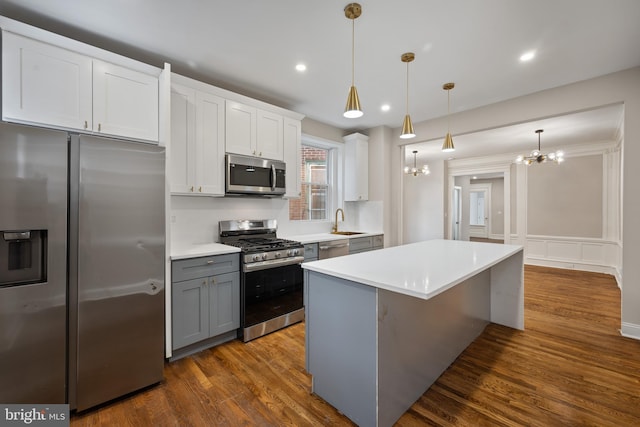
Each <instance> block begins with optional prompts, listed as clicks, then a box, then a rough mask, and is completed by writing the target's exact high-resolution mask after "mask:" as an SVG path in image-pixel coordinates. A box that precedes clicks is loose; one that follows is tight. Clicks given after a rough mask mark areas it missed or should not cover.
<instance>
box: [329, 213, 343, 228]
mask: <svg viewBox="0 0 640 427" xmlns="http://www.w3.org/2000/svg"><path fill="white" fill-rule="evenodd" d="M338 212H342V221H344V211H343V210H342V208H338V209H336V222H335V223H334V224H333V228H332V229H331V232H332V233H337V232H338Z"/></svg>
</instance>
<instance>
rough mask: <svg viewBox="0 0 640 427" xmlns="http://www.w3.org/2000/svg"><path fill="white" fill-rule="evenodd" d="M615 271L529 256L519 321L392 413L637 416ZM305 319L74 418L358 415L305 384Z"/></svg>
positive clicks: (259, 419) (549, 421) (483, 340)
mask: <svg viewBox="0 0 640 427" xmlns="http://www.w3.org/2000/svg"><path fill="white" fill-rule="evenodd" d="M619 328H620V290H619V289H618V287H617V285H616V283H615V280H614V279H613V277H612V276H609V275H605V274H599V273H586V272H580V271H574V270H561V269H552V268H545V267H535V266H527V267H526V268H525V330H524V331H517V330H513V329H510V328H507V327H504V326H500V325H495V324H490V325H488V326H487V327H486V328H485V330H484V332H483V333H482V334H481V335H480V336H479V337H478V338H477V339H476V340H475V341H474V342H473V343H472V344H471V345H470V346H469V347H468V348H467V349H466V350H465V351H464V352H463V353H462V354H460V356H459V357H458V358H457V359H456V361H455V362H454V363H453V364H452V365H451V366H450V367H449V368H448V369H447V370H446V371H445V372H444V373H443V374H442V375H441V376H440V378H438V380H437V381H436V382H435V383H434V384H433V385H432V387H431V388H429V389H428V390H427V391H425V393H424V394H423V395H422V396H421V397H420V398H419V399H418V400H417V401H416V402H415V403H414V404H413V406H411V408H409V410H408V411H407V412H406V413H405V414H404V415H403V416H402V417H401V418H400V419H399V420H398V422H397V423H396V425H397V426H400V427H413V426H491V427H494V426H541V427H548V426H581V425H585V426H586V425H589V426H616V427H618V426H636V425H638V426H640V341H637V340H633V339H629V338H624V337H621V336H620V333H619ZM304 366H305V362H304V323H300V324H297V325H293V326H291V327H289V328H286V329H283V330H281V331H278V332H275V333H273V334H270V335H267V336H265V337H262V338H259V339H257V340H254V341H251V342H249V343H242V342H240V341H232V342H230V343H227V344H224V345H221V346H219V347H216V348H213V349H209V350H205V351H202V352H200V353H198V354H196V355H193V356H190V357H187V358H185V359H181V360H178V361H176V362H172V363H167V364H166V365H165V375H164V376H165V380H164V381H163V382H162V383H161V384H159V385H157V386H155V387H151V388H148V389H146V390H143V391H141V392H139V393H136V394H133V395H130V396H126V397H124V398H122V399H119V400H117V401H115V402H112V403H110V404H107V405H104V406H102V407H99V408H96V409H93V410H90V411H86V412H85V413H81V414H74V415H73V416H72V418H71V424H72V426H78V427H80V426H112V425H117V426H134V427H138V426H145V427H146V426H265V427H271V426H353V425H354V424H353V423H352V422H351V421H350V420H349V419H347V418H346V417H345V416H343V415H342V414H340V413H339V412H338V411H337V410H336V409H335V408H333V407H332V406H331V405H329V404H328V403H327V402H325V401H324V400H322V399H321V398H319V397H318V396H316V395H314V394H313V393H311V377H310V375H309V374H308V373H307V372H306V371H305V369H304Z"/></svg>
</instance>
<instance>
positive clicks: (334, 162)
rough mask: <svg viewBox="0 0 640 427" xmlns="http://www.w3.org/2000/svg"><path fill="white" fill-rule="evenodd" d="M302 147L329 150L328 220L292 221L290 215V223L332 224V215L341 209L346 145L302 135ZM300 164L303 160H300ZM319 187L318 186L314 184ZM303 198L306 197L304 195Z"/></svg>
mask: <svg viewBox="0 0 640 427" xmlns="http://www.w3.org/2000/svg"><path fill="white" fill-rule="evenodd" d="M300 145H301V147H302V146H307V147H314V148H320V149H323V150H327V184H326V185H327V193H328V196H327V199H326V218H325V219H311V218H309V219H291V216H290V215H291V213H289V220H290V221H305V222H331V221H332V219H331V213H332V212H333V211H334V210H335V209H336V208H338V207H339V200H341V198H342V192H343V190H342V187H343V186H342V180H343V178H342V176H343V172H342V167H341V165H342V164H343V163H344V144H341V143H339V142H335V141H329V140H326V139H322V138H318V137H315V136H311V135H306V134H302V138H301V143H300ZM302 151H303V150H302V148H301V149H300V156H302ZM298 161H299V162H301V161H302V159H301V158H300V159H298ZM305 183H306V184H311V183H310V182H308V181H300V186H301V187H302V184H305ZM314 185H318V184H314ZM301 197H306V195H302V196H301Z"/></svg>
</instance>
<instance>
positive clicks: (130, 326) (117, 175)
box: [70, 136, 165, 410]
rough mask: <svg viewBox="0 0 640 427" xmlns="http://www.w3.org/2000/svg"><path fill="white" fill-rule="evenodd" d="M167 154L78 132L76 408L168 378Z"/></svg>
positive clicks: (157, 148) (97, 402) (71, 397)
mask: <svg viewBox="0 0 640 427" xmlns="http://www.w3.org/2000/svg"><path fill="white" fill-rule="evenodd" d="M71 147H72V150H73V149H74V148H73V147H74V141H73V140H72V145H71ZM164 162H165V158H164V149H163V148H159V147H157V146H153V145H149V144H140V143H132V142H125V141H117V140H110V139H105V138H98V137H91V136H88V137H87V136H81V137H80V138H79V187H78V193H77V198H78V211H77V218H78V221H77V223H78V228H77V236H78V245H77V251H78V254H77V291H75V290H74V291H72V292H77V305H78V312H77V336H78V340H77V362H76V363H77V367H76V369H75V374H76V375H77V380H76V389H75V407H77V409H78V410H83V409H86V408H89V407H92V406H95V405H97V404H100V403H103V402H106V401H108V400H111V399H113V398H116V397H119V396H122V395H124V394H127V393H129V392H132V391H134V390H137V389H140V388H142V387H145V386H148V385H151V384H154V383H157V382H159V381H161V380H162V378H163V375H162V374H163V367H164V255H165V254H164V244H165V235H164V233H165V220H164V218H165V216H164V189H165V179H164ZM72 163H73V155H72ZM72 176H73V174H72ZM71 191H72V194H73V191H74V189H73V188H72V190H71ZM72 209H73V208H72ZM74 216H75V214H72V219H73V217H74ZM72 223H73V222H72ZM72 235H73V231H72ZM72 268H73V267H72ZM71 274H72V275H73V272H72V273H71ZM74 282H75V281H72V282H71V283H72V286H74ZM70 399H71V404H72V407H74V402H73V396H70Z"/></svg>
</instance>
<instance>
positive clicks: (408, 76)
mask: <svg viewBox="0 0 640 427" xmlns="http://www.w3.org/2000/svg"><path fill="white" fill-rule="evenodd" d="M408 114H409V62H407V115H408Z"/></svg>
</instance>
